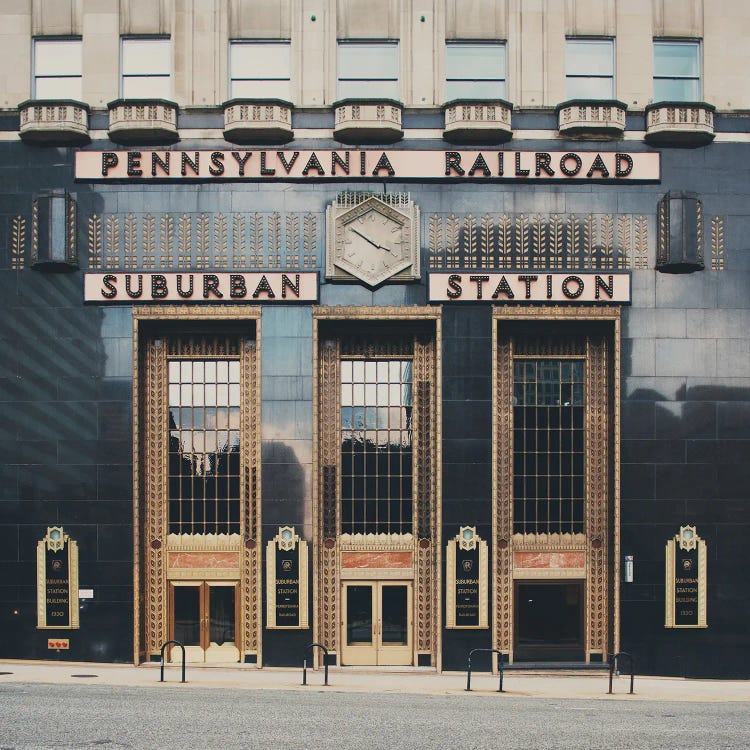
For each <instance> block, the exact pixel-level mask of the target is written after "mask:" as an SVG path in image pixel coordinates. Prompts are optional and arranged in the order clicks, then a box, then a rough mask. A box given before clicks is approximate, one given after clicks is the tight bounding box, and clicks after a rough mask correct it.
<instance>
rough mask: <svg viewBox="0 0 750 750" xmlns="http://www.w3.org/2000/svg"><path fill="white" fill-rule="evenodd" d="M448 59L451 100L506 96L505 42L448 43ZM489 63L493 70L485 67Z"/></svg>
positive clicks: (447, 93)
mask: <svg viewBox="0 0 750 750" xmlns="http://www.w3.org/2000/svg"><path fill="white" fill-rule="evenodd" d="M461 57H463V58H464V59H463V60H462V59H461ZM445 58H446V59H445V98H446V100H447V101H450V100H453V99H461V98H464V99H498V98H499V99H504V98H505V96H506V80H505V75H506V73H505V71H506V65H505V43H502V44H497V43H493V44H487V43H484V44H482V43H478V42H451V43H448V44H446V50H445ZM487 62H491V65H490V66H489V67H490V69H489V70H487V69H485V70H483V69H482V67H483V64H484V65H485V67H486V63H487Z"/></svg>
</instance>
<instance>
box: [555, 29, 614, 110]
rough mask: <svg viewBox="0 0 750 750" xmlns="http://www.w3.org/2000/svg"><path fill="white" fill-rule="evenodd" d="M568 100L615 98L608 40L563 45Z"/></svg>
mask: <svg viewBox="0 0 750 750" xmlns="http://www.w3.org/2000/svg"><path fill="white" fill-rule="evenodd" d="M565 84H566V96H567V98H568V99H611V98H612V97H613V96H614V95H615V53H614V41H613V40H612V39H568V40H567V43H566V45H565Z"/></svg>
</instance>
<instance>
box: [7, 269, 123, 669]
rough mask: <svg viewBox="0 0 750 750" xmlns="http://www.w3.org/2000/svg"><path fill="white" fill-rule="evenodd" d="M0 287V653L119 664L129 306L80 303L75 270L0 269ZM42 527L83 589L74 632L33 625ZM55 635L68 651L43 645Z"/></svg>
mask: <svg viewBox="0 0 750 750" xmlns="http://www.w3.org/2000/svg"><path fill="white" fill-rule="evenodd" d="M0 285H1V286H2V298H3V308H2V311H1V312H0V321H1V322H0V330H2V344H1V346H2V353H3V354H2V378H0V434H1V435H2V437H1V438H0V440H1V443H0V455H2V500H3V502H2V503H0V537H1V538H2V539H3V541H4V542H5V543H4V544H2V555H1V557H2V560H0V581H2V585H0V629H1V630H2V632H3V638H2V639H0V656H2V657H5V658H11V657H14V658H17V657H23V658H37V659H39V658H45V659H46V658H53V659H54V658H57V657H63V658H66V659H74V660H85V661H130V660H132V653H133V629H132V625H131V623H132V617H133V552H132V544H133V536H132V507H133V504H132V503H133V501H132V424H131V423H132V419H131V413H132V395H131V394H132V374H131V373H132V334H131V315H130V309H129V308H121V309H116V310H115V309H112V310H103V309H101V308H93V307H90V308H84V307H83V306H82V305H81V287H80V278H79V277H78V275H42V274H38V273H34V272H22V273H17V272H15V271H7V270H6V271H0ZM53 525H62V526H63V527H64V529H65V532H66V533H67V534H68V535H69V536H70V537H71V538H72V539H74V540H76V541H77V542H78V550H79V565H80V575H79V582H80V587H81V588H93V589H94V598H93V599H92V600H86V601H82V602H81V606H80V608H81V613H80V623H81V627H80V630H79V631H57V630H37V629H36V543H37V541H38V540H39V539H41V538H42V537H43V536H44V535H45V533H46V531H47V527H48V526H53ZM55 636H58V637H70V651H68V652H65V653H64V654H63V653H62V652H58V653H56V652H54V651H52V652H50V651H48V649H47V638H48V637H55Z"/></svg>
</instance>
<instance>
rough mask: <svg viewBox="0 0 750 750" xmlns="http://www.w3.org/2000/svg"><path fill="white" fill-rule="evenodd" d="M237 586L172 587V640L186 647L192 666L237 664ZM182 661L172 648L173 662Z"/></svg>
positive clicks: (206, 583)
mask: <svg viewBox="0 0 750 750" xmlns="http://www.w3.org/2000/svg"><path fill="white" fill-rule="evenodd" d="M236 605H237V584H236V583H231V582H221V581H217V582H213V581H204V582H193V581H190V582H188V581H185V582H182V581H180V582H173V583H172V585H171V586H170V613H171V614H170V626H171V627H170V638H172V639H174V640H176V641H179V642H180V643H182V644H183V645H184V646H185V659H186V661H189V662H237V661H239V660H240V651H239V648H238V646H237V635H236V634H237V606H236ZM181 658H182V653H181V652H180V649H179V648H174V647H173V648H172V649H171V654H170V661H172V662H178V661H180V659H181Z"/></svg>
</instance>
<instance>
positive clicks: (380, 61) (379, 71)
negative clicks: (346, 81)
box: [338, 42, 398, 80]
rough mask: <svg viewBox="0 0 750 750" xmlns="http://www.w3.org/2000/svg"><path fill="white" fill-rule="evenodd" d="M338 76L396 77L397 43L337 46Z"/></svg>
mask: <svg viewBox="0 0 750 750" xmlns="http://www.w3.org/2000/svg"><path fill="white" fill-rule="evenodd" d="M338 77H339V78H359V79H364V80H368V79H372V78H381V79H382V78H398V44H347V43H343V42H339V46H338Z"/></svg>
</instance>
